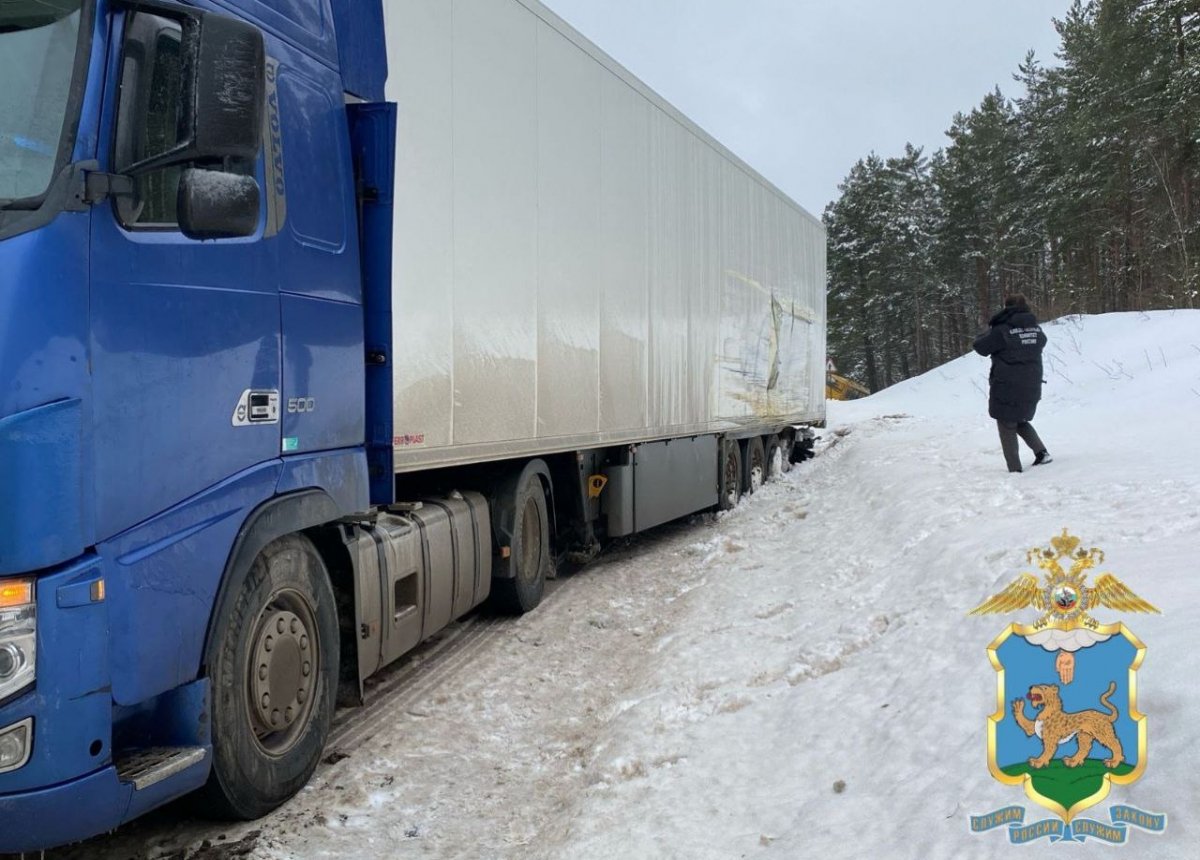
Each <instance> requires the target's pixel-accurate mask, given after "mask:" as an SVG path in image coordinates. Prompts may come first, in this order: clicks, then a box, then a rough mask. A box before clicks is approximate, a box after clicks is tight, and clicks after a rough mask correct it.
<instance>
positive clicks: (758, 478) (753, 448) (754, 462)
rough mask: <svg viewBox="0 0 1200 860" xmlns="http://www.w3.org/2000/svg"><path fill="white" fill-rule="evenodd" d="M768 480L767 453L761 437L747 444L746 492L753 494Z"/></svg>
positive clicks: (756, 437)
mask: <svg viewBox="0 0 1200 860" xmlns="http://www.w3.org/2000/svg"><path fill="white" fill-rule="evenodd" d="M766 480H767V452H766V450H765V449H764V448H763V440H762V437H761V436H755V437H754V438H753V439H751V440H750V441H749V442H747V443H746V477H745V486H746V492H747V493H750V494H753V493H754V492H755V491H756V490H758V488H759V487H761V486H762V485H763V484H764V483H766Z"/></svg>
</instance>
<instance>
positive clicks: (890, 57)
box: [543, 0, 1070, 215]
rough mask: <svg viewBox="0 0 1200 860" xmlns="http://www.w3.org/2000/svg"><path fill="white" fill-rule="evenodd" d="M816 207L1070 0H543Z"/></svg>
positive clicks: (1040, 29)
mask: <svg viewBox="0 0 1200 860" xmlns="http://www.w3.org/2000/svg"><path fill="white" fill-rule="evenodd" d="M543 2H544V3H546V5H547V6H549V7H550V8H551V9H553V10H554V11H555V12H557V13H558V14H559V15H561V16H562V17H563V18H565V19H566V20H567V21H569V22H570V23H571V24H572V25H573V26H575V27H576V28H577V29H578V30H580V31H581V32H582V33H583V34H584V35H586V36H587V37H588V38H590V39H591V40H592V41H594V42H595V43H596V44H598V45H599V46H600V47H601V48H603V49H604V50H605V51H607V52H608V53H609V54H611V55H612V56H613V57H615V58H616V59H617V61H618V62H620V63H622V64H623V65H625V66H626V67H627V68H628V69H629V70H630V71H632V72H633V73H634V74H635V75H637V76H638V77H640V78H641V79H642V80H644V81H645V82H646V83H647V84H649V85H650V86H651V87H653V88H654V89H655V90H657V91H658V92H659V93H661V94H662V95H663V96H664V97H665V98H666V99H667V100H668V101H670V102H671V103H672V104H674V105H675V106H676V107H678V108H679V109H680V110H682V111H683V112H684V113H686V114H687V115H688V116H690V117H691V118H692V119H694V120H695V121H696V122H698V123H699V124H700V125H701V126H703V127H704V128H705V129H706V130H707V131H709V132H710V133H711V134H713V135H714V136H715V137H716V138H717V139H718V140H720V141H721V142H722V143H724V144H725V145H726V146H728V147H729V148H730V149H732V150H733V151H734V152H736V153H737V154H738V155H740V156H741V157H742V158H743V159H745V160H746V161H747V162H749V163H750V164H751V165H752V166H753V167H755V168H756V169H757V170H759V172H761V173H762V174H763V175H765V176H766V177H767V178H768V179H770V180H771V181H773V182H774V183H775V184H776V185H778V186H779V187H780V188H782V189H783V190H784V191H785V192H787V193H788V194H789V195H791V196H792V197H793V198H795V199H796V200H797V201H798V202H799V203H800V204H801V205H803V206H804V207H805V208H806V209H808V210H809V211H811V212H812V213H813V214H815V215H820V214H821V211H822V210H823V209H824V208H825V204H826V203H828V202H829V201H830V200H832V199H833V198H834V197H835V196H836V195H837V184H838V183H839V182H841V181H842V179H843V178H845V175H846V174H847V173H848V172H849V170H850V167H851V166H852V165H853V164H854V162H855V161H857V160H858V159H859V158H862V157H863V156H865V155H866V154H867V153H868V152H870V151H871V150H874V151H876V152H878V153H879V154H880V155H884V156H887V155H894V154H898V153H899V152H901V151H902V149H903V147H904V143H905V141H912V142H913V143H914V144H916V145H919V146H924V147H925V151H926V152H927V153H931V152H933V150H935V149H937V148H938V147H940V146H942V145H944V143H945V140H946V138H945V136H944V133H945V130H946V129H947V128H949V126H950V121H951V119H952V117H953V116H954V113H955V111H967V110H970V109H971V108H972V107H973V106H975V105H977V104H978V103H979V101H980V100H981V99H982V98H983V96H984V95H985V94H986V93H987V92H988V91H990V90H991V89H992V88H993V87H994V86H996V85H997V84H999V85H1000V87H1001V89H1002V91H1003V92H1004V93H1005V95H1008V96H1010V97H1011V96H1014V95H1016V94H1017V92H1018V87H1017V84H1016V83H1015V82H1014V81H1013V80H1012V74H1013V73H1014V72H1015V71H1016V69H1017V64H1018V63H1020V62H1021V60H1022V59H1023V58H1024V56H1025V52H1026V51H1027V50H1028V49H1030V48H1032V49H1034V50H1035V51H1036V52H1037V55H1038V57H1039V58H1040V59H1041V60H1042V61H1043V62H1044V63H1048V64H1049V63H1053V62H1054V51H1055V49H1056V48H1057V46H1058V34H1057V33H1055V31H1054V27H1053V26H1052V24H1051V20H1050V19H1051V18H1052V17H1061V16H1062V15H1063V14H1065V12H1066V10H1067V9H1068V8H1069V6H1070V0H912V2H900V0H543Z"/></svg>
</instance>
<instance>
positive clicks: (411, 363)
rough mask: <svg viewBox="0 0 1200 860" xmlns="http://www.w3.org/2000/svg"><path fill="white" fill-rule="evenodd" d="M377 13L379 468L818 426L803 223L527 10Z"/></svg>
mask: <svg viewBox="0 0 1200 860" xmlns="http://www.w3.org/2000/svg"><path fill="white" fill-rule="evenodd" d="M384 13H385V20H386V32H387V45H388V65H389V70H390V74H389V77H388V85H387V95H388V99H389V100H391V101H395V102H396V103H397V104H398V105H399V121H398V132H397V135H396V147H397V156H396V187H397V189H403V190H402V191H398V192H397V194H396V202H395V221H394V225H395V226H394V230H395V246H394V264H393V271H394V275H393V280H392V307H393V310H394V315H395V318H394V324H393V328H392V341H393V350H394V352H393V355H394V368H395V369H394V371H393V381H394V386H395V399H394V402H393V410H394V415H395V425H394V431H395V443H396V446H395V462H394V465H395V468H396V471H398V472H409V471H412V470H417V469H425V468H429V467H431V466H443V465H448V464H458V463H470V462H478V461H481V460H490V459H495V458H498V457H519V456H531V455H546V454H551V453H554V452H558V451H573V450H576V449H579V448H584V447H594V446H598V445H617V444H624V443H641V442H646V441H652V440H661V439H667V438H672V437H681V436H694V435H697V434H714V433H715V434H732V436H734V437H743V438H744V437H747V436H762V437H770V436H771V435H773V434H778V433H781V432H782V433H784V434H785V436H786V434H787V433H788V428H789V427H790V426H791V425H797V424H800V423H805V422H819V421H821V420H822V419H823V417H824V409H825V405H824V404H825V401H824V377H823V368H824V361H825V234H824V229H823V227H822V225H821V224H820V222H818V221H817V220H816V219H815V218H813V217H812V216H811V215H809V214H808V213H807V212H805V211H804V210H803V209H801V208H800V207H799V206H798V205H796V204H795V203H793V202H792V201H791V200H789V199H788V198H787V197H786V196H785V195H784V194H782V193H781V192H780V191H779V190H778V189H776V188H775V187H774V186H773V185H771V184H770V183H769V182H767V181H766V180H765V179H764V178H763V177H761V176H760V175H759V174H757V173H756V172H754V170H752V169H751V168H750V167H748V166H747V165H746V164H745V163H743V162H742V161H741V160H739V159H738V158H737V157H736V156H735V155H733V154H732V153H731V152H729V151H728V150H727V149H725V147H723V146H721V144H719V143H717V141H716V140H714V139H713V138H712V137H710V136H709V135H708V134H706V133H705V132H704V131H702V130H701V129H700V128H699V127H697V126H696V125H695V124H694V123H692V122H691V121H690V120H688V119H687V118H686V117H684V116H683V115H682V114H681V113H679V112H678V111H677V110H675V109H674V108H672V107H671V106H670V105H669V104H668V103H667V102H665V101H664V100H663V99H662V98H660V97H659V96H657V95H656V94H655V93H654V92H652V91H651V90H650V89H649V88H648V87H646V86H645V85H644V84H642V83H641V82H640V81H639V80H637V79H636V78H635V77H633V76H632V75H631V74H630V73H629V72H627V71H626V70H625V69H623V68H622V67H621V66H620V65H618V64H617V63H616V62H614V61H613V60H612V59H611V58H610V57H608V56H607V55H606V54H604V53H603V52H602V51H600V50H599V49H598V48H597V47H596V46H595V45H593V44H592V43H591V42H589V41H588V40H587V39H585V38H584V37H583V36H581V35H580V34H579V33H578V32H576V31H575V30H573V29H572V28H571V27H569V26H568V25H567V24H566V23H564V22H563V21H562V20H561V19H560V18H558V17H557V16H556V15H554V14H553V13H552V12H550V11H549V10H548V9H547V8H546V7H545V6H543V5H542V4H540V3H538V2H536V0H456V2H454V3H449V2H445V0H405V2H389V3H385V5H384ZM712 465H713V469H712V470H711V471H712V475H711V478H712V482H713V487H714V488H715V486H716V481H717V464H716V462H715V461H714V462H713V464H712Z"/></svg>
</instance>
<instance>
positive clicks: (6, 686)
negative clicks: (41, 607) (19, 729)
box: [0, 579, 37, 701]
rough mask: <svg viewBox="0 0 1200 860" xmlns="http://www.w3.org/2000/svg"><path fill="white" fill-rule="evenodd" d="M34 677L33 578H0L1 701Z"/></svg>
mask: <svg viewBox="0 0 1200 860" xmlns="http://www.w3.org/2000/svg"><path fill="white" fill-rule="evenodd" d="M36 676H37V607H36V606H35V605H34V599H33V580H32V579H0V701H2V700H4V699H6V698H8V697H9V696H11V695H12V694H13V693H16V692H18V691H19V690H23V689H24V688H25V687H28V686H29V685H30V684H32V683H33V680H34V678H35V677H36Z"/></svg>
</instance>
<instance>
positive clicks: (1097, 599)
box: [970, 529, 1158, 630]
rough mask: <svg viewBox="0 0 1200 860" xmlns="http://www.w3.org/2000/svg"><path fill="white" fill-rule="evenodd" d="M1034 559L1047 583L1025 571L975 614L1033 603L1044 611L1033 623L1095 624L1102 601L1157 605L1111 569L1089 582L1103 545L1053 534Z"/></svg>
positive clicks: (1146, 607) (1114, 605)
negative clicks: (1095, 611) (1083, 545)
mask: <svg viewBox="0 0 1200 860" xmlns="http://www.w3.org/2000/svg"><path fill="white" fill-rule="evenodd" d="M1025 558H1026V560H1027V561H1028V562H1029V563H1030V564H1034V563H1036V564H1037V566H1038V567H1040V568H1041V569H1042V570H1044V571H1045V572H1046V574H1045V583H1044V584H1043V583H1039V582H1038V578H1037V575H1036V574H1033V573H1025V574H1022V575H1021V577H1020V578H1019V579H1018V580H1017V581H1016V582H1013V583H1012V584H1010V585H1009V586H1008V587H1007V588H1006V589H1004V590H1003V591H1001V592H1000V593H999V594H994V595H992V596H991V597H989V598H988V599H987V600H985V601H984V602H983V603H981V604H979V605H978V606H976V607H975V608H974V609H972V610H971V613H970V614H971V615H994V614H999V613H1002V612H1016V611H1017V610H1020V609H1025V608H1026V607H1029V606H1032V607H1033V608H1034V609H1037V610H1040V611H1041V612H1043V613H1045V614H1044V615H1042V617H1041V618H1039V619H1038V620H1037V621H1035V622H1034V623H1033V626H1034V628H1035V629H1038V630H1040V629H1043V628H1047V627H1054V628H1057V629H1059V630H1074V629H1076V628H1080V627H1083V628H1087V629H1089V630H1095V629H1096V628H1097V627H1099V626H1100V622H1098V621H1097V620H1096V619H1094V618H1092V616H1091V615H1089V614H1088V611H1089V610H1092V609H1095V608H1096V607H1098V606H1107V607H1108V608H1110V609H1117V610H1121V611H1123V612H1154V613H1157V612H1158V609H1157V608H1155V607H1154V606H1152V605H1151V604H1149V603H1147V602H1146V601H1145V600H1142V598H1140V597H1138V596H1137V595H1136V594H1134V593H1133V591H1131V590H1130V588H1129V586H1127V585H1125V583H1123V582H1121V580H1119V579H1117V578H1116V577H1115V576H1113V575H1112V574H1111V573H1102V574H1100V575H1099V576H1098V577H1096V583H1095V585H1093V586H1092V587H1090V588H1089V587H1088V586H1087V585H1085V581H1086V579H1087V572H1088V571H1089V570H1091V569H1092V568H1093V567H1095V566H1096V565H1098V564H1100V563H1101V562H1103V561H1104V553H1103V552H1101V551H1100V550H1099V549H1096V548H1095V547H1092V548H1091V549H1086V550H1085V549H1083V548H1081V547H1080V546H1079V538H1077V537H1075V536H1074V535H1070V534H1067V530H1066V529H1063V531H1062V534H1061V535H1059V536H1058V537H1055V538H1051V539H1050V546H1049V547H1045V548H1042V547H1034V548H1033V549H1031V550H1029V552H1028V553H1027V554H1026V556H1025ZM1063 560H1069V561H1070V565H1071V567H1070V570H1069V571H1064V570H1063V565H1062V562H1063Z"/></svg>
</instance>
